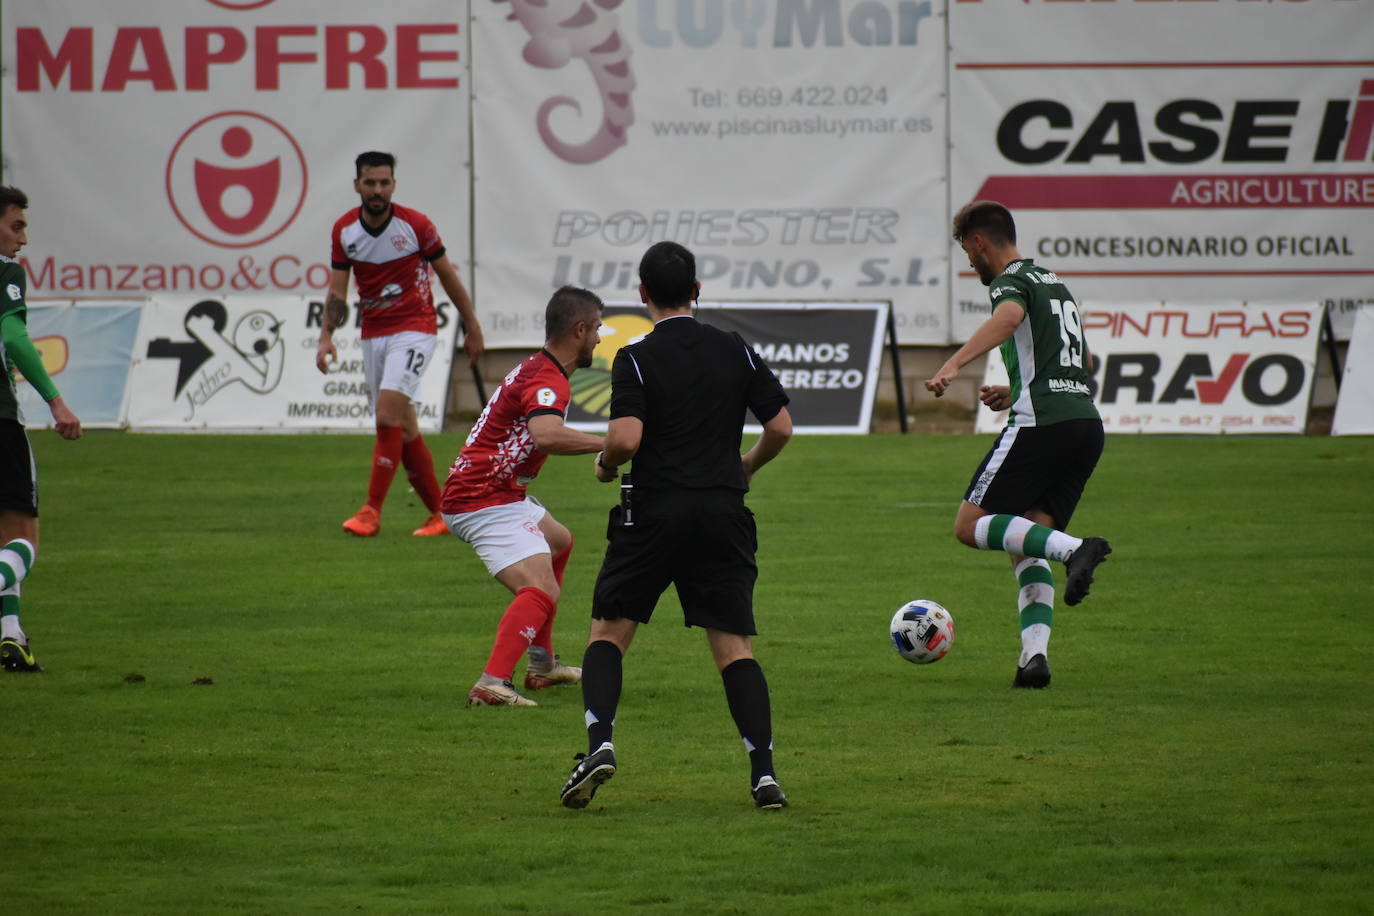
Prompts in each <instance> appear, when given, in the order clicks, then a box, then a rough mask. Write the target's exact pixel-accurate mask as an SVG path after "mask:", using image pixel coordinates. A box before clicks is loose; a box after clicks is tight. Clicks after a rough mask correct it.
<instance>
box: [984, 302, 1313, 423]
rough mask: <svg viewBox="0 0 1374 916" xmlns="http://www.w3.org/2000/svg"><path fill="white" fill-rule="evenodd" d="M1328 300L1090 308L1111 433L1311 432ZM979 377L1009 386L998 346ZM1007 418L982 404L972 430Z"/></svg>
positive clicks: (1090, 332)
mask: <svg viewBox="0 0 1374 916" xmlns="http://www.w3.org/2000/svg"><path fill="white" fill-rule="evenodd" d="M1322 308H1323V307H1322V306H1320V305H1317V304H1315V303H1313V304H1310V305H1303V304H1294V305H1281V304H1265V305H1259V304H1255V303H1248V304H1247V303H1241V302H1236V303H1185V302H1168V303H1162V302H1161V303H1148V304H1137V305H1116V306H1100V307H1098V308H1097V309H1096V310H1095V311H1086V312H1084V313H1083V330H1084V332H1085V335H1086V340H1087V345H1088V352H1089V353H1091V354H1092V357H1093V367H1094V371H1093V380H1092V388H1093V397H1094V400H1095V401H1096V402H1097V409H1098V411H1099V412H1100V413H1101V414H1102V422H1103V424H1104V425H1105V426H1106V429H1107V432H1109V433H1303V432H1305V431H1306V429H1307V412H1308V407H1309V405H1310V402H1311V398H1312V383H1313V380H1314V379H1315V377H1316V365H1317V342H1318V339H1319V335H1320V331H1321V317H1322ZM983 384H984V385H1005V384H1007V370H1006V367H1005V365H1003V363H1002V360H1001V357H1000V355H999V351H997V350H993V351H992V352H991V353H990V354H988V365H987V369H986V371H985V373H984V378H983ZM1006 418H1007V417H1006V411H1002V412H1001V413H993V411H991V410H989V409H988V408H986V407H983V406H981V405H980V406H979V408H978V419H977V423H976V431H977V432H995V431H997V430H1000V429H1001V428H1002V426H1003V425H1004V424H1005V423H1006Z"/></svg>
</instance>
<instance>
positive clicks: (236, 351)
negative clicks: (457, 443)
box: [128, 296, 457, 433]
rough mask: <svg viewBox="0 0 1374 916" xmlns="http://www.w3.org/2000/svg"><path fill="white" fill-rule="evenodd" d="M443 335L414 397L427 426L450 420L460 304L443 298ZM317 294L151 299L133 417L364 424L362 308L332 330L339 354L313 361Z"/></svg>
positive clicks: (192, 424)
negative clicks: (322, 363) (323, 366)
mask: <svg viewBox="0 0 1374 916" xmlns="http://www.w3.org/2000/svg"><path fill="white" fill-rule="evenodd" d="M437 308H438V312H439V343H438V346H436V347H435V350H434V355H433V357H432V363H431V365H430V367H429V369H428V370H427V371H426V372H425V374H424V376H423V378H422V379H421V382H420V390H419V392H418V393H417V394H416V397H415V399H414V403H415V407H416V411H417V413H418V414H419V418H420V429H421V430H422V431H423V432H426V433H436V432H438V431H439V430H440V428H441V426H442V425H443V418H444V405H445V402H446V399H447V395H448V374H449V367H450V365H451V364H452V359H453V343H454V337H455V334H456V331H457V310H456V309H454V308H453V306H452V305H451V304H449V303H447V302H445V303H440V304H439V305H438V306H437ZM322 310H323V306H322V304H321V303H320V301H319V300H313V301H312V300H308V299H301V298H299V297H294V296H283V297H281V298H279V299H268V298H264V297H261V296H229V297H225V298H222V299H214V298H197V297H188V296H180V297H177V296H167V297H159V298H157V299H153V300H151V301H150V302H149V303H148V304H147V305H146V306H145V307H144V318H143V324H142V330H141V332H140V334H139V338H138V343H137V344H136V346H135V350H134V355H135V359H134V364H133V372H132V381H131V386H130V388H131V392H130V397H129V412H128V424H129V426H130V428H132V429H136V430H210V431H225V430H263V431H273V430H287V429H303V430H367V429H371V428H372V427H373V426H374V425H375V421H374V418H373V411H372V399H371V396H370V394H369V392H368V389H367V384H366V381H365V380H364V376H363V358H362V347H361V340H360V338H359V336H358V310H357V309H356V308H355V309H352V310H351V314H350V316H349V321H348V323H347V324H346V325H345V326H344V327H342V328H340V329H339V330H337V331H335V332H334V345H335V347H337V348H338V351H339V361H338V362H337V363H336V364H334V367H333V369H332V371H330V373H329V374H328V375H324V374H322V373H320V371H319V370H318V369H317V368H316V366H315V350H316V345H317V342H318V339H319V329H320V315H321V312H322Z"/></svg>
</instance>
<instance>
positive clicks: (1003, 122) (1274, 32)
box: [950, 0, 1374, 340]
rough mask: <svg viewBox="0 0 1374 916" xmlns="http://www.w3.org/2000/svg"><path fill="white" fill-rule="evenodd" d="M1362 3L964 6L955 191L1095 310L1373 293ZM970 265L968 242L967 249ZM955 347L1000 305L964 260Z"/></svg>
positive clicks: (1371, 62) (1042, 0)
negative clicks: (987, 203) (1010, 216)
mask: <svg viewBox="0 0 1374 916" xmlns="http://www.w3.org/2000/svg"><path fill="white" fill-rule="evenodd" d="M1372 25H1374V19H1371V15H1370V9H1369V4H1368V3H1367V2H1362V0H1288V2H1282V3H1278V2H1275V3H1263V2H1255V0H1210V2H1177V0H1149V2H1146V0H1093V2H1084V0H1026V2H1024V3H1022V2H1016V3H1008V2H994V0H961V2H957V3H951V4H950V36H951V48H952V51H951V77H950V83H951V86H950V103H951V111H952V112H953V113H954V114H953V117H952V120H951V144H952V147H953V155H952V157H951V160H950V161H951V176H950V177H951V184H950V186H951V191H952V194H953V198H954V200H953V203H952V205H953V206H954V207H956V208H957V207H958V206H960V205H961V204H963V203H964V202H966V201H969V200H972V199H975V198H983V199H994V200H999V201H1001V202H1003V203H1005V204H1006V205H1007V206H1008V207H1010V208H1011V210H1012V211H1013V212H1014V213H1015V214H1016V216H1017V228H1018V232H1019V236H1020V238H1019V239H1018V242H1019V248H1020V252H1021V254H1022V255H1023V256H1025V257H1027V258H1034V259H1035V260H1036V262H1037V263H1043V264H1044V265H1045V266H1047V267H1048V268H1050V269H1052V270H1054V271H1055V272H1056V273H1058V274H1059V275H1060V276H1062V277H1064V278H1065V280H1066V282H1067V283H1068V284H1069V287H1070V288H1071V289H1072V290H1073V291H1074V293H1075V294H1076V295H1077V296H1078V297H1079V301H1080V302H1082V303H1085V304H1086V306H1087V307H1088V308H1089V309H1092V308H1093V307H1095V306H1097V305H1099V304H1103V303H1110V302H1139V301H1158V300H1165V301H1171V302H1172V301H1200V300H1201V301H1206V300H1221V299H1225V300H1249V301H1302V302H1308V301H1325V302H1327V303H1329V304H1330V305H1331V306H1332V308H1333V314H1334V315H1335V316H1336V317H1337V318H1338V332H1339V333H1341V334H1342V336H1348V334H1349V320H1348V318H1346V319H1344V320H1339V319H1340V318H1341V316H1342V315H1344V314H1348V313H1353V311H1352V310H1351V309H1349V308H1347V307H1348V306H1352V305H1357V304H1358V303H1359V302H1362V301H1368V300H1369V299H1370V298H1372V297H1374V231H1371V229H1370V226H1371V224H1374V44H1371V37H1374V28H1372V27H1371V26H1372ZM953 250H954V252H955V254H956V256H957V255H959V251H958V249H957V248H955V249H953ZM955 268H956V272H957V281H956V283H955V295H954V297H953V301H952V311H953V315H952V323H953V324H954V328H955V338H956V339H959V340H963V339H966V338H967V336H968V335H969V334H970V333H971V332H972V330H973V329H974V328H975V327H977V324H978V322H979V321H980V320H981V319H982V318H984V317H986V315H987V313H988V311H987V310H988V306H987V299H986V296H985V294H984V291H983V290H982V289H981V288H980V286H979V283H978V280H977V278H976V277H975V276H974V275H973V274H972V272H971V271H969V269H968V267H967V265H966V264H965V263H963V262H962V261H959V262H956V264H955Z"/></svg>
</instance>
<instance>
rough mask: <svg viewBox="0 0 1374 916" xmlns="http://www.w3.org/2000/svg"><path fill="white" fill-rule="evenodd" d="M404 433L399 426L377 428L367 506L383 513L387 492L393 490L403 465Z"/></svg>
mask: <svg viewBox="0 0 1374 916" xmlns="http://www.w3.org/2000/svg"><path fill="white" fill-rule="evenodd" d="M403 432H404V431H403V430H402V429H401V427H399V426H379V427H377V444H376V445H375V446H373V448H372V479H371V480H369V481H368V484H367V504H368V505H369V506H371V507H372V508H374V509H376V510H377V511H378V512H381V511H382V503H384V502H386V491H387V490H390V489H391V478H393V477H395V476H396V466H397V465H399V464H400V463H401V436H402V433H403Z"/></svg>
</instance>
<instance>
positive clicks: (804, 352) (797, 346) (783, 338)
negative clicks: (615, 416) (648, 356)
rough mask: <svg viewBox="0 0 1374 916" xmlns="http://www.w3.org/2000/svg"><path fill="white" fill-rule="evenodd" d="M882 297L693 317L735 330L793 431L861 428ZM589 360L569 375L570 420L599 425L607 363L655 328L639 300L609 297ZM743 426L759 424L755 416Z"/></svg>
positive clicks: (739, 307)
mask: <svg viewBox="0 0 1374 916" xmlns="http://www.w3.org/2000/svg"><path fill="white" fill-rule="evenodd" d="M889 307H890V306H889V304H888V303H886V302H825V303H789V302H702V303H699V304H698V306H697V310H696V317H697V320H699V321H701V322H703V323H705V324H709V325H712V326H714V327H719V328H722V329H723V330H727V331H733V332H737V333H738V334H739V335H740V336H741V337H742V338H743V339H744V341H745V343H746V344H748V345H749V346H750V347H751V348H752V349H753V351H754V352H755V353H756V354H757V355H758V356H759V357H760V358H761V359H762V360H763V361H764V362H765V363H766V364H767V366H768V367H769V368H770V369H771V370H773V373H774V374H775V375H776V376H777V377H778V381H779V382H780V383H781V384H782V387H783V388H784V389H785V390H786V391H787V395H788V397H789V398H790V399H791V403H790V404H788V408H787V409H788V411H789V413H791V415H792V421H793V424H794V426H795V428H796V430H797V431H798V432H808V433H866V432H868V431H869V425H870V421H871V419H872V416H873V398H874V394H875V392H876V391H877V385H878V375H879V368H880V361H881V359H882V348H883V335H884V330H885V327H886V323H887V310H888V308H889ZM602 325H603V327H602V331H601V335H602V336H601V344H600V346H598V347H597V349H596V353H595V354H594V356H593V363H592V366H591V367H590V368H588V369H579V370H577V371H576V372H575V373H573V376H572V408H571V409H570V410H569V413H568V421H569V424H570V425H572V426H575V427H577V428H579V429H604V428H605V426H606V423H607V421H608V419H609V417H610V406H611V371H610V370H611V365H612V363H613V361H614V360H615V354H616V353H617V352H618V351H619V350H620V348H621V347H622V346H625V345H626V344H629V343H633V342H635V341H636V340H639V339H641V338H643V336H644V335H646V334H648V333H649V332H650V331H652V330H653V325H652V323H651V322H650V321H649V316H648V313H647V311H646V310H645V309H644V307H643V306H642V305H630V304H609V305H607V307H606V311H605V314H604V316H603V318H602ZM746 420H747V421H748V425H747V426H746V429H748V430H750V431H757V429H758V425H757V424H756V423H754V420H753V417H752V416H746Z"/></svg>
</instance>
